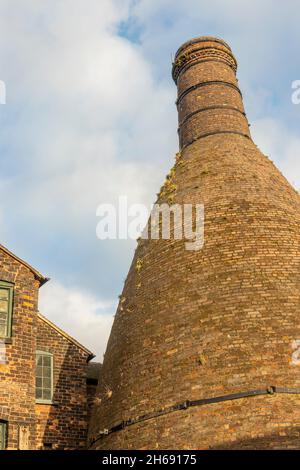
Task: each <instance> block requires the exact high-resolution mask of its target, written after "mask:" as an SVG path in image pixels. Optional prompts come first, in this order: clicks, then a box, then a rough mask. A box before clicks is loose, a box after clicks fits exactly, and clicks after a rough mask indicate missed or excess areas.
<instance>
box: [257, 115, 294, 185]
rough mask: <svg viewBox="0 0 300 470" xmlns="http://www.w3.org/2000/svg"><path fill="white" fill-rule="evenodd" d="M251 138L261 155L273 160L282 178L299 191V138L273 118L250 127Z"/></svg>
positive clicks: (261, 120) (262, 120)
mask: <svg viewBox="0 0 300 470" xmlns="http://www.w3.org/2000/svg"><path fill="white" fill-rule="evenodd" d="M251 132H252V137H253V139H254V141H255V143H256V144H257V145H258V147H259V148H260V149H261V150H262V152H263V153H265V154H267V155H268V156H269V157H270V158H271V160H273V161H274V162H275V163H276V165H277V166H278V168H279V169H280V170H281V171H282V173H283V174H284V176H285V177H286V178H287V179H288V180H289V182H290V183H291V184H292V185H293V186H294V187H295V189H297V190H299V189H300V138H299V137H298V136H295V135H294V134H293V133H292V132H291V131H290V130H289V129H288V128H287V126H286V125H285V124H284V123H283V122H281V121H279V120H278V119H275V118H271V117H269V118H263V119H258V120H257V121H255V122H254V123H253V126H252V130H251Z"/></svg>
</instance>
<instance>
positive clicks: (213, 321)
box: [89, 37, 300, 449]
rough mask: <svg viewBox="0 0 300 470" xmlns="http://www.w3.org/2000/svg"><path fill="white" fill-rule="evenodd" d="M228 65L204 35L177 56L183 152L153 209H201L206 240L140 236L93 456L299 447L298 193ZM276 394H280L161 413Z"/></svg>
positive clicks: (99, 403) (228, 56)
mask: <svg viewBox="0 0 300 470" xmlns="http://www.w3.org/2000/svg"><path fill="white" fill-rule="evenodd" d="M236 67H237V64H236V60H235V58H234V56H233V54H232V52H231V50H230V48H229V46H228V45H227V44H226V43H225V42H223V41H221V40H218V39H215V38H210V37H208V38H196V39H195V40H192V41H189V42H187V43H185V44H184V45H183V46H182V47H181V48H180V49H179V51H178V52H177V54H176V56H175V62H174V65H173V78H174V80H175V82H176V83H177V87H178V101H177V106H178V114H179V142H180V152H179V153H178V154H177V157H176V163H175V165H174V167H173V169H172V171H171V173H170V175H169V177H168V179H167V181H166V183H165V184H164V186H163V187H162V190H161V192H160V194H159V196H158V202H159V203H161V202H167V203H170V202H172V203H179V204H183V203H189V204H204V208H205V242H204V246H203V249H201V250H199V251H188V250H186V249H185V241H184V240H174V239H171V240H143V239H142V240H139V242H138V246H137V249H136V253H135V256H134V259H133V262H132V265H131V268H130V270H129V274H128V276H127V279H126V282H125V286H124V290H123V292H122V295H121V297H120V303H119V307H118V310H117V314H116V317H115V321H114V324H113V328H112V332H111V335H110V339H109V342H108V346H107V350H106V354H105V358H104V364H103V368H102V372H101V374H102V380H101V383H100V384H99V386H98V390H97V399H96V401H95V406H94V413H93V417H92V423H91V426H90V431H89V443H90V447H91V448H93V449H95V448H98V449H132V448H137V449H176V448H177V449H225V448H237V449H238V448H253V449H268V448H300V394H299V393H300V366H299V365H296V364H294V363H293V361H292V355H293V351H294V344H295V343H294V342H295V340H297V339H300V322H299V311H300V249H299V248H300V246H299V242H300V197H299V194H298V193H297V192H296V191H295V190H294V189H293V188H292V187H291V186H290V184H289V183H288V182H287V181H286V179H285V178H284V177H283V176H282V174H281V173H280V172H279V171H278V170H277V168H276V167H275V166H274V164H273V163H272V161H271V160H270V159H269V158H268V157H267V156H265V155H263V154H262V153H261V151H260V150H259V149H258V148H257V146H256V145H255V143H254V142H253V141H252V139H251V135H250V132H249V126H248V121H247V118H246V116H245V112H244V107H243V101H242V95H241V91H240V89H239V87H238V84H237V79H236ZM272 387H277V388H278V387H279V388H281V389H284V391H285V393H270V394H266V395H260V396H251V397H240V398H236V399H228V400H227V401H224V402H219V403H209V404H203V405H201V406H198V407H196V406H195V407H187V408H186V409H181V410H179V411H176V410H174V411H172V412H170V413H168V414H160V415H159V414H158V411H159V410H166V409H167V408H168V407H172V406H174V405H176V404H179V403H183V402H185V401H187V400H190V401H192V400H201V399H208V398H214V397H220V396H227V395H230V394H236V393H237V394H240V393H245V392H248V391H251V390H252V391H253V390H266V389H269V390H271V391H272V390H273V391H274V388H272ZM279 388H278V390H279ZM151 413H153V415H152V418H151ZM145 415H147V416H148V418H147V419H146V420H144V421H142V417H143V416H145ZM150 418H151V419H150ZM130 420H132V421H134V420H136V423H135V424H132V421H131V425H128V423H130ZM124 423H125V425H124ZM126 423H127V424H126Z"/></svg>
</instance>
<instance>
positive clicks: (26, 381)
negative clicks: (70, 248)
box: [0, 246, 97, 450]
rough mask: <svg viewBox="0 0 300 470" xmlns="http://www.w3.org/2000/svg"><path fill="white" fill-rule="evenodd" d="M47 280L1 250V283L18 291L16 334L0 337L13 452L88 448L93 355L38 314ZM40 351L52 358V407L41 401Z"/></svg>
mask: <svg viewBox="0 0 300 470" xmlns="http://www.w3.org/2000/svg"><path fill="white" fill-rule="evenodd" d="M46 280H47V279H46V278H44V277H43V276H42V275H41V274H40V273H38V272H37V271H36V270H35V269H33V268H32V267H31V266H29V265H28V264H27V263H26V262H24V261H22V260H20V259H19V258H18V257H16V256H15V255H14V254H12V253H10V252H9V251H8V250H7V249H6V248H4V247H2V246H0V282H6V283H10V284H11V286H12V289H13V304H12V322H11V335H10V334H9V335H8V336H9V337H7V338H3V337H1V338H0V346H1V351H0V424H1V423H5V427H6V442H5V448H6V449H9V450H16V449H24V450H25V449H31V450H36V449H44V448H47V449H50V448H52V449H83V448H86V439H87V428H88V403H89V405H91V403H92V401H93V396H94V393H93V390H94V388H95V386H96V385H95V384H96V383H97V381H96V380H94V385H93V386H92V390H91V391H90V395H91V397H90V396H88V391H87V370H88V361H89V360H90V359H92V357H93V354H92V353H91V352H90V351H89V350H88V349H87V348H85V347H84V346H82V345H81V344H79V343H78V342H77V341H76V340H74V339H73V338H71V337H70V336H69V335H68V334H67V333H65V332H64V331H62V330H60V329H59V328H58V327H57V326H55V325H54V324H53V323H51V322H50V321H49V320H47V319H46V318H45V317H43V316H42V315H41V314H40V313H38V291H39V287H40V286H41V285H42V284H43V283H44V282H46ZM1 308H2V306H1ZM0 310H1V309H0ZM3 343H4V344H3ZM37 351H43V352H46V353H51V354H52V356H53V399H52V403H51V404H46V403H43V404H40V403H37V402H36V352H37Z"/></svg>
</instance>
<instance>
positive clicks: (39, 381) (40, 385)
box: [35, 377, 43, 388]
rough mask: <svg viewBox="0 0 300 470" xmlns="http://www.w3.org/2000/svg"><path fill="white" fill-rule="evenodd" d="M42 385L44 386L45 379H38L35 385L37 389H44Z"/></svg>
mask: <svg viewBox="0 0 300 470" xmlns="http://www.w3.org/2000/svg"><path fill="white" fill-rule="evenodd" d="M42 384H43V379H42V378H39V377H37V378H36V380H35V385H36V387H40V388H42Z"/></svg>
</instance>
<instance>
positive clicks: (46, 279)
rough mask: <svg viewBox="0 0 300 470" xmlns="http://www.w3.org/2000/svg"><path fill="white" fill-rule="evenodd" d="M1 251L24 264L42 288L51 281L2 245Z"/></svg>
mask: <svg viewBox="0 0 300 470" xmlns="http://www.w3.org/2000/svg"><path fill="white" fill-rule="evenodd" d="M0 250H2V251H4V253H6V254H7V255H8V256H11V257H12V258H14V259H15V260H16V261H18V262H19V263H21V264H23V266H26V268H28V269H29V270H30V271H31V272H32V273H33V274H34V276H35V278H36V279H37V280H38V281H39V282H40V286H42V285H43V284H45V283H46V282H47V281H49V278H48V277H45V276H43V275H42V274H41V273H40V272H39V271H37V270H36V269H35V268H33V267H32V266H30V264H28V263H26V261H24V260H22V259H21V258H19V257H18V256H16V255H15V254H14V253H12V252H11V251H9V250H8V249H7V248H6V247H5V246H3V245H1V244H0Z"/></svg>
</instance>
